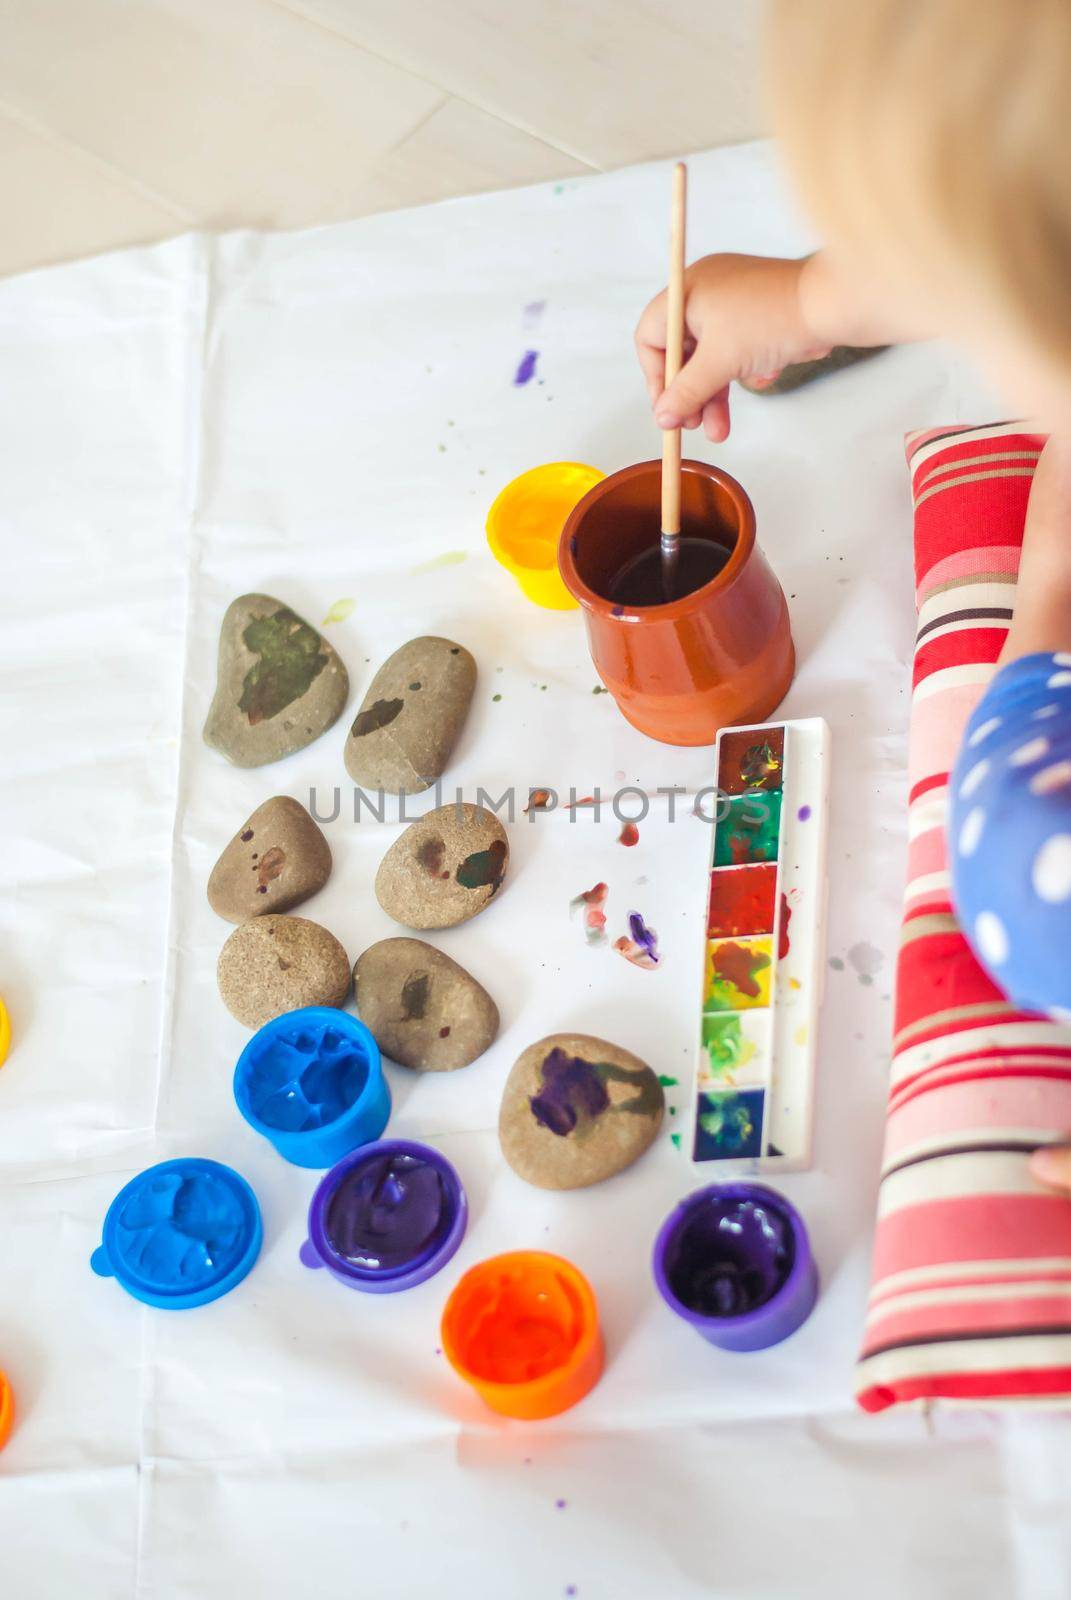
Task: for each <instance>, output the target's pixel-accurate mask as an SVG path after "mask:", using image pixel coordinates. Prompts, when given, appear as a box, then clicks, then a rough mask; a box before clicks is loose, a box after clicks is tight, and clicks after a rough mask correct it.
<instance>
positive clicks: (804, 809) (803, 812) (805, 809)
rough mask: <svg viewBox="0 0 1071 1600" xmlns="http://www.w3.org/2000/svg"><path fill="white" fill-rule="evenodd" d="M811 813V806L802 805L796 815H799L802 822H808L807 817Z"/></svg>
mask: <svg viewBox="0 0 1071 1600" xmlns="http://www.w3.org/2000/svg"><path fill="white" fill-rule="evenodd" d="M810 814H811V808H810V806H800V808H799V810H798V811H797V812H796V815H797V817H799V819H800V821H801V822H806V821H807V818H808V817H809V816H810Z"/></svg>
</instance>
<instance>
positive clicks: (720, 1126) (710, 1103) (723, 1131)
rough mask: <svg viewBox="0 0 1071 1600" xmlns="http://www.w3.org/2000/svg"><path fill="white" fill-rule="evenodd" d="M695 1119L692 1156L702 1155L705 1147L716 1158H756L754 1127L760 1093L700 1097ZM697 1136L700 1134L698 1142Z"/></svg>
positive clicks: (757, 1120)
mask: <svg viewBox="0 0 1071 1600" xmlns="http://www.w3.org/2000/svg"><path fill="white" fill-rule="evenodd" d="M700 1106H701V1107H702V1108H703V1109H701V1110H700V1113H699V1116H698V1117H697V1118H696V1123H697V1132H696V1152H695V1153H696V1156H697V1157H698V1156H700V1155H701V1154H702V1153H703V1149H704V1146H705V1145H709V1146H712V1147H713V1150H714V1151H716V1152H717V1153H718V1154H720V1155H757V1154H758V1153H759V1152H758V1150H757V1149H755V1148H754V1146H755V1143H756V1135H757V1130H758V1126H759V1125H761V1120H762V1094H761V1092H758V1093H755V1092H753V1091H748V1092H745V1093H743V1094H737V1093H735V1092H733V1091H732V1090H727V1091H724V1092H718V1093H715V1094H704V1095H701V1096H700ZM700 1135H703V1136H704V1138H703V1141H702V1143H701V1140H700Z"/></svg>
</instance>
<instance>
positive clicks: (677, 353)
mask: <svg viewBox="0 0 1071 1600" xmlns="http://www.w3.org/2000/svg"><path fill="white" fill-rule="evenodd" d="M687 186H688V169H687V167H686V166H685V165H684V162H683V161H678V162H677V165H676V166H675V167H674V168H673V197H672V201H671V207H670V223H669V288H668V290H667V293H666V388H667V389H668V388H669V386H670V384H671V383H672V382H673V380H674V378H675V377H676V376H677V374H678V372H679V371H680V370H681V362H682V359H683V356H684V224H685V213H686V203H687ZM680 531H681V430H680V429H679V428H669V429H667V430H666V431H665V432H664V433H663V434H662V532H663V533H678V534H679V533H680Z"/></svg>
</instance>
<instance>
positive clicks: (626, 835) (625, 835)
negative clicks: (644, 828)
mask: <svg viewBox="0 0 1071 1600" xmlns="http://www.w3.org/2000/svg"><path fill="white" fill-rule="evenodd" d="M617 842H618V844H623V845H626V846H627V847H629V848H631V847H632V845H634V844H639V842H640V830H639V828H637V826H636V824H635V823H634V822H623V823H622V824H621V832H620V833H619V834H618V836H617Z"/></svg>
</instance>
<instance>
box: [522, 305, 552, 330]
mask: <svg viewBox="0 0 1071 1600" xmlns="http://www.w3.org/2000/svg"><path fill="white" fill-rule="evenodd" d="M546 309H547V302H546V301H545V300H529V302H528V304H527V305H526V306H525V308H524V318H523V326H524V327H525V329H527V330H531V329H532V328H537V327H538V326H539V323H540V321H541V319H542V316H543V313H544V311H545V310H546Z"/></svg>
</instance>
